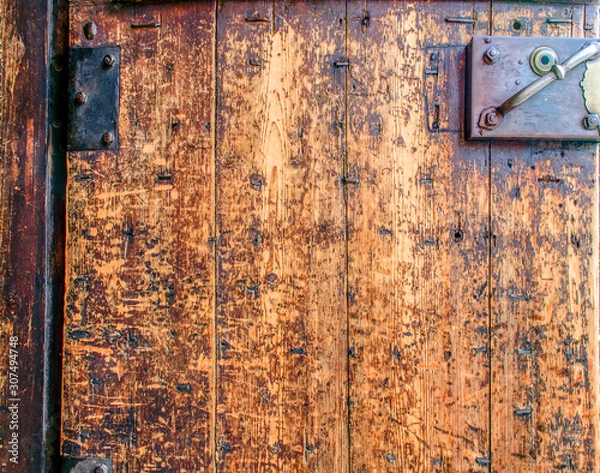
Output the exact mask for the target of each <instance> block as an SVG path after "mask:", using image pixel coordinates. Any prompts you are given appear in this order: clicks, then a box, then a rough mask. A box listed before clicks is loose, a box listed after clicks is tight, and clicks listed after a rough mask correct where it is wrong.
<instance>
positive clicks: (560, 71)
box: [479, 41, 600, 130]
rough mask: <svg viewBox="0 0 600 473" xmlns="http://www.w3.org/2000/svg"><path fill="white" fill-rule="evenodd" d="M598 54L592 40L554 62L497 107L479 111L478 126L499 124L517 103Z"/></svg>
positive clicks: (597, 43)
mask: <svg viewBox="0 0 600 473" xmlns="http://www.w3.org/2000/svg"><path fill="white" fill-rule="evenodd" d="M599 54H600V43H599V42H598V41H594V42H592V43H589V44H587V45H585V46H584V47H583V48H582V49H580V50H579V51H577V52H576V53H575V54H573V55H572V56H571V57H569V58H568V59H566V60H565V61H564V62H563V63H562V64H555V65H554V66H552V70H551V71H550V72H548V73H547V74H545V75H543V76H542V77H540V78H539V79H537V80H535V81H534V82H532V83H531V84H529V85H528V86H526V87H524V88H523V89H521V90H520V91H519V92H517V93H516V94H515V95H513V96H512V97H510V98H509V99H507V100H506V101H504V103H503V104H502V105H500V106H498V107H490V108H486V109H485V110H484V111H483V112H481V116H480V118H479V126H480V127H482V128H486V129H488V130H493V129H494V128H496V127H497V126H498V125H500V123H501V122H502V119H503V118H504V117H505V116H506V115H508V114H509V113H510V112H512V111H513V110H514V109H515V108H517V107H518V106H519V105H521V104H523V103H525V102H527V101H528V100H529V99H530V98H531V97H534V96H535V95H537V94H538V93H539V92H541V91H542V90H544V89H545V88H546V87H548V86H549V85H550V84H552V82H554V81H556V80H562V79H564V78H565V76H566V75H567V73H568V72H569V71H571V70H573V69H575V68H576V67H577V66H579V65H580V64H582V63H584V62H586V61H589V60H590V59H592V58H594V57H595V56H597V55H599Z"/></svg>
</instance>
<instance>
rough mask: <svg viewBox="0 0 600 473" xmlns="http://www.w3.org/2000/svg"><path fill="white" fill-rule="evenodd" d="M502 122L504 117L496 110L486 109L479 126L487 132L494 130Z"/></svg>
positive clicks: (480, 117) (482, 113) (480, 118)
mask: <svg viewBox="0 0 600 473" xmlns="http://www.w3.org/2000/svg"><path fill="white" fill-rule="evenodd" d="M501 121H502V115H501V113H500V112H499V111H498V110H497V109H496V108H493V107H492V108H486V109H485V110H484V111H482V112H481V115H480V116H479V126H480V127H481V128H484V129H486V130H493V129H494V128H496V127H497V126H498V125H499V124H500V122H501Z"/></svg>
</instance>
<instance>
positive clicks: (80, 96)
mask: <svg viewBox="0 0 600 473" xmlns="http://www.w3.org/2000/svg"><path fill="white" fill-rule="evenodd" d="M86 102H87V95H85V93H84V92H77V95H75V103H77V105H83V104H84V103H86Z"/></svg>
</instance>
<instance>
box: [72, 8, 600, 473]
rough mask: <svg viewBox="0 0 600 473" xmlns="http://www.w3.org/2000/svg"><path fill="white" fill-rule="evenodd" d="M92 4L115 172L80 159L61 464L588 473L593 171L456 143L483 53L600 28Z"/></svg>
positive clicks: (544, 147) (594, 420) (543, 155)
mask: <svg viewBox="0 0 600 473" xmlns="http://www.w3.org/2000/svg"><path fill="white" fill-rule="evenodd" d="M95 3H96V4H94V2H88V1H84V0H81V1H79V0H77V1H73V2H72V6H71V16H70V19H71V25H70V28H71V29H70V35H71V42H72V44H73V45H83V46H99V45H120V46H121V48H122V52H121V54H122V66H121V68H122V69H121V120H120V151H119V152H118V153H110V152H85V153H70V156H69V185H68V195H69V202H68V257H67V263H68V264H67V286H68V290H67V295H66V304H67V311H66V324H65V349H64V394H63V433H62V447H63V453H64V454H65V455H69V456H98V457H110V458H112V459H113V461H114V464H115V471H117V472H131V471H148V472H152V471H156V472H159V471H160V472H163V471H165V472H166V471H168V472H171V471H172V472H176V471H177V472H179V471H180V472H186V471H187V472H198V471H223V472H225V471H227V472H262V471H289V472H300V471H321V472H345V471H356V472H380V471H395V472H484V471H487V472H492V471H497V472H515V473H516V472H519V473H520V472H524V471H535V472H553V471H561V469H563V470H566V471H589V472H591V471H596V470H597V465H596V463H597V461H596V456H597V450H598V448H599V445H598V443H599V436H600V433H599V429H600V427H599V425H598V414H599V410H598V392H597V384H598V364H599V362H598V349H597V348H598V347H597V344H598V323H597V317H598V316H597V287H596V275H597V256H596V255H597V250H596V249H597V246H598V241H597V230H596V229H597V219H596V217H595V216H596V215H597V211H596V200H597V199H596V195H597V183H596V179H595V176H596V175H597V170H596V159H597V148H596V147H595V146H593V145H587V144H580V145H572V144H560V143H559V144H557V143H537V144H525V143H504V144H492V145H489V144H485V143H475V144H474V143H469V142H465V141H464V139H463V138H462V136H463V118H464V105H463V89H464V70H465V61H466V58H465V46H466V45H467V44H468V42H469V40H470V38H471V36H472V35H473V34H498V35H500V34H502V35H512V34H515V35H518V34H522V35H541V36H557V35H562V36H594V35H596V34H597V32H598V6H589V5H588V6H583V5H573V4H571V3H570V2H564V3H563V4H561V5H556V4H553V5H528V6H523V5H521V6H519V5H518V4H514V3H510V2H501V3H498V4H496V2H493V4H492V2H476V1H463V2H458V1H457V2H445V1H439V2H390V1H377V2H364V1H358V0H350V1H348V2H336V1H331V2H316V1H315V2H312V1H301V2H270V1H252V2H242V1H239V2H222V3H221V2H219V3H218V4H214V3H212V2H182V3H176V4H170V5H167V4H165V5H157V4H156V3H153V2H138V4H137V5H118V6H117V5H114V4H109V3H108V2H95ZM140 3H153V4H148V5H141V4H140ZM548 18H558V19H562V20H565V19H567V20H572V21H570V22H559V23H558V24H550V23H548V21H547V20H548ZM90 21H94V22H95V23H96V24H97V26H98V35H97V36H96V37H95V38H94V39H92V40H88V39H86V38H85V36H84V33H83V29H84V25H85V24H86V23H88V22H90ZM132 24H136V25H140V24H146V25H148V26H146V27H142V28H140V27H136V28H132Z"/></svg>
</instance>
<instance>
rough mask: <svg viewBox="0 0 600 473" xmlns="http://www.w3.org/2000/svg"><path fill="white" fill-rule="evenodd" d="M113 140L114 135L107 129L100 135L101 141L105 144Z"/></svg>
mask: <svg viewBox="0 0 600 473" xmlns="http://www.w3.org/2000/svg"><path fill="white" fill-rule="evenodd" d="M114 141H115V135H113V134H112V133H111V132H110V131H108V132H106V133H104V134H103V135H102V143H104V144H105V145H110V144H112V143H114Z"/></svg>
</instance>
